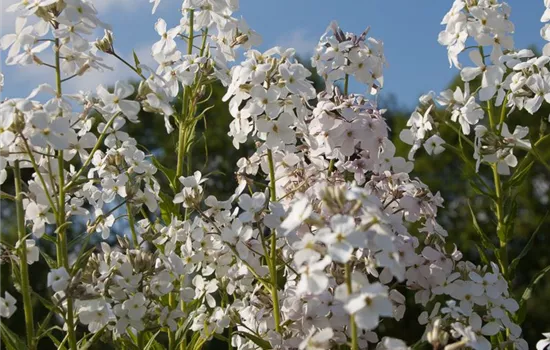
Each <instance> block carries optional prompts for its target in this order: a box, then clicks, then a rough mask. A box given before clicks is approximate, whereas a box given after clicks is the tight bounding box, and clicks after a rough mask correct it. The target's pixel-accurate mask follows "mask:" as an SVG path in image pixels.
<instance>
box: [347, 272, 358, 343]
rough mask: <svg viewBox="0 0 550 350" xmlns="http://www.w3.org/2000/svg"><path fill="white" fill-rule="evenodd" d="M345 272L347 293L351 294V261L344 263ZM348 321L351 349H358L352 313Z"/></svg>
mask: <svg viewBox="0 0 550 350" xmlns="http://www.w3.org/2000/svg"><path fill="white" fill-rule="evenodd" d="M345 274H346V275H345V277H346V287H347V290H348V294H351V293H352V292H353V290H352V288H351V263H347V264H346V271H345ZM349 323H350V331H351V350H358V349H359V342H358V338H357V325H356V324H355V316H354V315H350V317H349Z"/></svg>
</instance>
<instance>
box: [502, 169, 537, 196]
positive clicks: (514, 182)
mask: <svg viewBox="0 0 550 350" xmlns="http://www.w3.org/2000/svg"><path fill="white" fill-rule="evenodd" d="M532 167H533V163H530V164H529V165H527V166H526V167H525V168H523V169H521V170H519V171H516V172H515V173H514V176H512V177H511V178H510V179H509V180H508V181H506V182H505V183H504V186H503V189H504V191H507V190H508V189H510V188H512V187H516V186H519V185H521V184H522V183H523V182H524V180H525V178H526V177H527V175H528V174H529V171H530V170H531V168H532Z"/></svg>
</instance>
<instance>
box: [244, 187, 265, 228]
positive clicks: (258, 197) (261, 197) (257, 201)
mask: <svg viewBox="0 0 550 350" xmlns="http://www.w3.org/2000/svg"><path fill="white" fill-rule="evenodd" d="M265 199H266V195H265V193H263V192H256V193H254V194H253V195H252V197H250V195H249V194H247V193H244V194H242V195H241V196H240V197H239V207H241V208H242V209H243V210H244V212H242V213H241V214H240V215H239V220H241V221H242V222H243V223H247V222H250V221H252V220H253V219H254V216H255V215H256V214H257V213H259V212H260V211H262V210H263V209H264V207H265Z"/></svg>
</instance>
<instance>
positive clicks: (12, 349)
mask: <svg viewBox="0 0 550 350" xmlns="http://www.w3.org/2000/svg"><path fill="white" fill-rule="evenodd" d="M0 331H1V335H2V342H3V343H4V346H5V347H6V349H7V350H24V349H28V348H27V345H26V344H25V342H24V341H22V340H21V338H19V336H18V335H17V334H15V333H14V332H12V331H11V330H10V329H9V328H8V326H6V324H5V323H2V322H0Z"/></svg>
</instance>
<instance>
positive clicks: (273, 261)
mask: <svg viewBox="0 0 550 350" xmlns="http://www.w3.org/2000/svg"><path fill="white" fill-rule="evenodd" d="M267 161H268V163H269V185H270V195H271V201H272V202H275V201H276V200H277V192H276V188H277V186H276V185H275V166H274V164H273V154H272V153H271V150H270V149H269V150H267ZM268 260H270V263H269V264H268V267H269V270H270V275H271V297H272V299H273V313H274V318H275V330H276V331H277V332H278V333H281V331H282V329H281V311H280V309H279V296H278V283H277V233H276V232H275V230H273V231H272V232H271V257H270V258H269V259H268Z"/></svg>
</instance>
